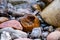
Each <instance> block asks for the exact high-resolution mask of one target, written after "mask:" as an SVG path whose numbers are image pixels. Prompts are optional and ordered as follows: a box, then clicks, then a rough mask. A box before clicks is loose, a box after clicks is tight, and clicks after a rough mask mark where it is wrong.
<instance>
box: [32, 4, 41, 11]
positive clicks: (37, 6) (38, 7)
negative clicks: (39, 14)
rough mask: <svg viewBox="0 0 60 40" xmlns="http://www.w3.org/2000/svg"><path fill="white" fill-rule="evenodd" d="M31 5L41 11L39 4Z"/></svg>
mask: <svg viewBox="0 0 60 40" xmlns="http://www.w3.org/2000/svg"><path fill="white" fill-rule="evenodd" d="M32 7H33V8H34V9H36V10H38V11H41V7H40V5H39V4H34V5H33V6H32Z"/></svg>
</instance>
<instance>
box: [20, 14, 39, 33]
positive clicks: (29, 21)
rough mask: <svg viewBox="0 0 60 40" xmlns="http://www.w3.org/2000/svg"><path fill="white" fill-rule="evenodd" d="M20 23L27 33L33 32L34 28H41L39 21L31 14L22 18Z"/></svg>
mask: <svg viewBox="0 0 60 40" xmlns="http://www.w3.org/2000/svg"><path fill="white" fill-rule="evenodd" d="M20 22H21V24H22V26H23V30H24V31H25V32H31V31H32V29H33V28H36V27H39V26H40V23H39V19H38V18H37V17H36V16H34V15H31V14H27V15H25V16H24V17H22V18H20Z"/></svg>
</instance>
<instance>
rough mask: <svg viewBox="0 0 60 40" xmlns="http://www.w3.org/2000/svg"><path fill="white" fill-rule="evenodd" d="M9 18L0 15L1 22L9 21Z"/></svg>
mask: <svg viewBox="0 0 60 40" xmlns="http://www.w3.org/2000/svg"><path fill="white" fill-rule="evenodd" d="M8 20H9V19H8V18H7V17H0V24H1V23H3V22H6V21H8Z"/></svg>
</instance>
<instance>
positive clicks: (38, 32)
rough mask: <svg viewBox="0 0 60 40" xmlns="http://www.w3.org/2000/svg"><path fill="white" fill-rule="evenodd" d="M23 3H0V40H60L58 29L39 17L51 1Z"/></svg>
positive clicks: (36, 0)
mask: <svg viewBox="0 0 60 40" xmlns="http://www.w3.org/2000/svg"><path fill="white" fill-rule="evenodd" d="M25 1H26V0H25ZM25 1H24V2H23V3H21V4H20V2H11V3H10V2H8V3H7V6H6V5H5V4H6V3H5V2H3V3H1V2H0V3H1V5H0V40H60V28H56V27H55V26H54V25H50V24H49V23H47V22H46V21H45V20H44V19H43V17H42V16H41V15H40V14H41V12H42V11H43V10H44V9H45V8H46V7H47V6H48V5H49V4H50V3H52V2H53V0H34V1H33V2H32V1H31V0H30V1H26V2H25ZM13 4H14V6H13ZM4 5H5V6H4Z"/></svg>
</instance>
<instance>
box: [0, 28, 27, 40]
mask: <svg viewBox="0 0 60 40" xmlns="http://www.w3.org/2000/svg"><path fill="white" fill-rule="evenodd" d="M3 31H6V32H9V33H10V35H11V37H12V39H14V38H19V37H22V38H27V36H28V35H27V33H25V32H23V31H21V30H15V29H13V28H11V27H6V28H3V29H1V30H0V33H2V32H3Z"/></svg>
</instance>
